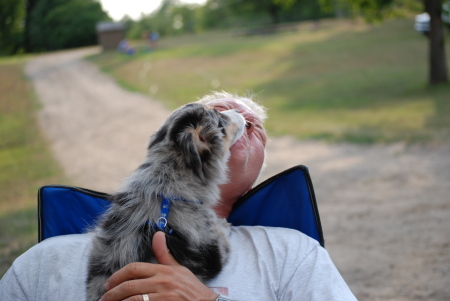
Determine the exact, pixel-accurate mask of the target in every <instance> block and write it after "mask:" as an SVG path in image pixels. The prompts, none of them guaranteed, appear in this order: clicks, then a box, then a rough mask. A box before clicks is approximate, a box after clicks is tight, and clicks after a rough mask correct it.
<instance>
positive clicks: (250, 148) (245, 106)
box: [198, 92, 267, 215]
mask: <svg viewBox="0 0 450 301" xmlns="http://www.w3.org/2000/svg"><path fill="white" fill-rule="evenodd" d="M198 102H200V103H202V104H206V105H208V106H213V107H214V108H215V109H217V110H218V111H225V110H230V109H235V110H238V111H239V112H240V113H241V114H242V116H244V118H245V120H246V131H245V133H244V135H242V137H241V138H240V139H239V140H238V141H237V142H236V143H235V144H234V145H233V146H232V147H231V148H230V153H231V155H230V159H229V161H228V167H229V172H228V175H229V183H227V184H224V185H222V186H221V191H222V195H221V198H222V202H229V204H224V205H231V206H232V204H233V203H234V202H235V201H236V200H237V198H238V197H240V196H242V195H243V194H244V193H246V192H247V191H248V190H249V189H250V188H251V187H252V186H253V184H254V183H255V182H256V180H257V179H258V177H259V175H260V174H261V172H262V168H263V166H264V161H265V145H266V141H267V134H266V131H265V129H264V127H263V122H264V120H265V119H266V117H267V115H266V110H265V108H264V107H262V106H260V105H258V104H257V103H255V102H254V101H252V100H251V99H250V98H246V97H238V96H236V95H232V94H229V93H226V92H214V93H213V94H211V95H207V96H205V97H203V98H202V99H200V100H199V101H198ZM222 215H226V214H222Z"/></svg>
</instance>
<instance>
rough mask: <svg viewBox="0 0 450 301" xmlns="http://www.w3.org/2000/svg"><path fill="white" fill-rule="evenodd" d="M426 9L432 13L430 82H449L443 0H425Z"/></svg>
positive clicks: (431, 83)
mask: <svg viewBox="0 0 450 301" xmlns="http://www.w3.org/2000/svg"><path fill="white" fill-rule="evenodd" d="M425 11H426V12H427V13H428V14H429V15H430V34H429V54H428V55H429V63H430V65H429V79H428V80H429V84H430V85H435V84H441V83H448V73H447V58H446V56H445V41H444V27H443V24H442V19H441V13H442V0H425Z"/></svg>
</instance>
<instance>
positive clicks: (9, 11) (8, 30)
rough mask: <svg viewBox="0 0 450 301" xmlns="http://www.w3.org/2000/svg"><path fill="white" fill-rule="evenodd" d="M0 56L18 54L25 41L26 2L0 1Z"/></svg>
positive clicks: (19, 0)
mask: <svg viewBox="0 0 450 301" xmlns="http://www.w3.org/2000/svg"><path fill="white" fill-rule="evenodd" d="M0 7H1V9H0V55H2V54H3V55H4V54H10V53H15V52H18V51H19V50H20V49H21V45H22V41H23V20H24V17H25V0H0Z"/></svg>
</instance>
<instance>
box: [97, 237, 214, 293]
mask: <svg viewBox="0 0 450 301" xmlns="http://www.w3.org/2000/svg"><path fill="white" fill-rule="evenodd" d="M152 248H153V252H154V254H155V257H156V260H157V261H158V262H159V263H160V264H151V263H143V262H135V263H131V264H129V265H127V266H125V267H124V268H122V269H120V270H119V271H117V272H116V273H114V274H113V275H112V276H111V277H110V278H109V279H108V281H107V283H106V284H105V289H106V291H107V292H106V293H105V295H103V297H102V298H101V301H119V300H127V301H142V300H143V298H142V294H148V296H149V299H150V300H151V301H162V300H165V301H167V300H186V301H192V300H205V301H212V300H215V299H216V298H217V296H218V295H217V294H216V293H214V292H213V291H211V290H210V289H209V288H208V287H207V286H205V285H204V284H203V283H202V282H200V280H198V279H197V277H196V276H195V275H194V274H192V272H191V271H190V270H188V269H187V268H185V267H183V266H182V265H180V264H179V263H178V262H177V261H176V260H175V259H174V258H173V257H172V255H171V254H170V252H169V250H168V249H167V245H166V236H165V234H164V233H163V232H157V233H155V235H154V236H153V241H152Z"/></svg>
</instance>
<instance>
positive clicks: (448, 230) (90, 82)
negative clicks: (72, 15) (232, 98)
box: [26, 48, 450, 300]
mask: <svg viewBox="0 0 450 301" xmlns="http://www.w3.org/2000/svg"><path fill="white" fill-rule="evenodd" d="M97 51H98V49H97V48H84V49H79V50H75V51H65V52H57V53H52V54H46V55H42V56H39V57H36V58H35V59H33V60H31V61H30V62H29V63H28V65H27V66H26V73H27V75H28V77H29V78H30V79H31V80H32V81H33V83H34V87H35V90H36V93H37V95H38V98H39V101H40V102H41V103H42V106H43V107H42V109H41V110H40V111H39V121H40V124H41V126H42V129H43V131H44V132H45V133H46V135H47V137H48V139H49V141H50V142H51V146H52V149H53V152H54V155H55V157H56V158H57V160H58V161H59V162H60V164H61V166H62V167H63V169H64V170H65V173H66V175H67V176H68V178H69V179H70V181H71V184H75V185H78V186H83V187H86V188H90V189H94V190H100V191H105V192H112V191H113V190H114V189H116V188H117V187H118V186H119V185H120V183H121V181H122V180H123V178H124V177H126V176H127V175H128V174H130V173H131V171H133V170H134V169H135V168H136V167H137V165H138V164H139V163H140V162H141V161H142V159H143V158H144V155H145V148H146V144H147V141H148V138H149V137H150V135H151V134H152V133H153V132H154V131H155V130H156V129H157V128H158V127H159V126H160V125H161V124H162V122H163V121H164V119H165V118H166V117H167V116H168V114H169V110H168V109H167V108H165V107H164V106H163V105H162V104H160V103H159V102H157V101H155V100H152V99H150V98H148V97H147V96H145V95H141V94H137V93H132V92H128V91H124V90H123V89H121V88H119V87H118V86H117V85H116V83H115V82H114V81H113V80H112V79H110V78H109V77H107V76H105V75H104V74H102V73H100V72H99V71H98V69H97V68H96V67H95V66H93V65H92V64H90V63H88V62H86V61H84V60H82V57H83V56H85V55H88V54H91V53H96V52H97ZM199 96H201V95H199ZM187 101H192V100H187ZM269 113H270V111H269ZM268 153H269V160H268V167H267V169H266V171H265V173H264V176H263V177H262V179H261V180H264V179H265V178H267V177H269V176H271V175H274V174H275V173H277V172H280V171H282V170H284V169H286V168H289V167H291V166H294V165H297V164H305V165H307V166H308V167H309V168H310V171H311V175H312V178H313V182H314V186H315V190H316V195H317V199H318V203H319V210H320V213H321V219H322V224H323V228H324V234H325V239H326V247H327V250H328V251H329V253H330V255H331V257H332V259H333V261H334V262H335V264H336V266H337V267H338V269H339V270H340V271H341V273H342V275H343V277H344V279H345V280H346V281H347V283H348V284H349V286H350V288H351V289H352V291H353V292H354V293H355V295H356V296H357V297H358V299H360V300H450V196H449V195H450V145H439V146H433V145H428V146H413V147H411V146H409V147H407V146H405V145H403V144H394V145H387V146H370V147H366V146H355V145H350V144H338V145H336V144H327V143H323V142H311V141H307V142H303V141H296V140H294V139H292V138H289V137H283V138H274V139H271V141H270V142H269V144H268ZM60 184H65V183H60Z"/></svg>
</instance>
